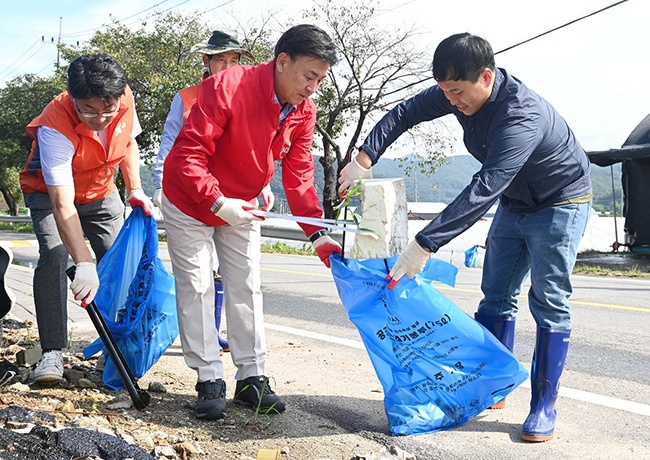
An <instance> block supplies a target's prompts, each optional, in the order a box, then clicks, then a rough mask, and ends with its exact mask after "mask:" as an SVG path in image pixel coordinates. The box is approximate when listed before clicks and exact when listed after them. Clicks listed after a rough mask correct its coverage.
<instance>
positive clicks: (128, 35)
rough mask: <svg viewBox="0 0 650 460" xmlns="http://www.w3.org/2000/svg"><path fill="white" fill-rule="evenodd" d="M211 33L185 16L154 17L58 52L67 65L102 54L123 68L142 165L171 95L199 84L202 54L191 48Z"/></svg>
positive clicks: (156, 139) (153, 151)
mask: <svg viewBox="0 0 650 460" xmlns="http://www.w3.org/2000/svg"><path fill="white" fill-rule="evenodd" d="M211 32H212V31H211V30H210V29H209V28H208V26H207V25H205V24H203V23H201V22H200V21H198V20H197V19H196V18H195V17H193V16H190V15H182V14H177V13H174V12H167V13H164V14H163V13H159V14H157V15H155V16H154V18H153V24H148V23H142V24H141V25H140V27H137V28H133V27H131V26H126V25H124V24H121V23H120V22H118V21H114V22H113V23H112V24H110V25H109V26H107V28H106V29H105V30H102V31H99V32H96V33H95V35H94V36H93V37H92V38H91V39H90V40H89V41H87V42H83V43H81V44H80V45H79V46H74V47H72V46H66V45H63V46H62V47H61V54H62V56H63V58H64V59H65V60H66V61H67V62H71V61H73V60H74V59H75V58H77V57H78V56H80V55H82V54H87V53H96V52H102V53H107V54H109V55H111V56H113V57H114V58H115V59H116V60H117V61H118V62H119V63H120V64H121V65H122V67H123V68H124V71H125V73H126V75H127V79H128V82H129V86H130V87H131V89H132V90H133V94H134V97H135V102H136V109H137V111H138V118H139V120H140V124H141V125H142V134H140V136H138V145H139V146H140V150H141V152H142V155H143V157H144V159H145V160H147V162H151V161H152V160H153V159H154V158H155V155H156V153H157V149H158V144H159V142H160V135H161V134H162V131H163V127H164V124H165V119H166V118H167V113H168V112H169V107H170V105H171V101H172V99H173V97H174V94H175V93H176V91H178V90H179V89H182V88H185V87H187V86H191V85H196V84H197V83H199V82H200V81H201V76H202V73H203V70H202V69H203V64H202V61H201V55H200V54H197V53H192V52H190V49H191V48H192V46H194V45H195V44H197V43H202V42H206V41H207V40H208V38H209V37H210V34H211Z"/></svg>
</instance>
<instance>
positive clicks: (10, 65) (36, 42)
mask: <svg viewBox="0 0 650 460" xmlns="http://www.w3.org/2000/svg"><path fill="white" fill-rule="evenodd" d="M40 41H41V40H36V41H35V42H34V44H33V45H32V46H30V47H29V48H27V51H25V52H24V53H23V54H21V55H20V56H18V59H16V60H15V61H14V62H12V63H11V64H9V66H7V68H6V69H5V70H3V71H2V72H0V77H1V76H4V74H5V73H6V72H7V71H8V70H10V69H11V68H12V66H13V65H14V64H15V63H16V62H18V61H20V59H21V58H22V57H23V56H24V55H26V54H27V53H29V50H31V49H32V48H33V47H35V46H36V45H37V44H38V42H40ZM39 49H40V48H39ZM30 57H31V56H30ZM18 67H20V66H18Z"/></svg>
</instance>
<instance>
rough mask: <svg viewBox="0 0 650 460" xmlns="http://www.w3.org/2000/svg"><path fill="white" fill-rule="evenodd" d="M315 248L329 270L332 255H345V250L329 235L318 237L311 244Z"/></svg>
mask: <svg viewBox="0 0 650 460" xmlns="http://www.w3.org/2000/svg"><path fill="white" fill-rule="evenodd" d="M311 244H312V245H313V246H314V251H316V254H318V257H320V260H322V261H323V263H324V264H325V266H326V267H327V268H330V255H332V254H341V253H343V248H342V247H341V245H340V244H338V243H337V242H336V241H334V240H333V239H332V238H330V236H329V235H327V234H324V235H323V236H320V237H318V238H317V239H316V240H314V241H313V242H312V243H311Z"/></svg>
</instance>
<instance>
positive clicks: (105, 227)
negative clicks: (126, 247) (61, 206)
mask: <svg viewBox="0 0 650 460" xmlns="http://www.w3.org/2000/svg"><path fill="white" fill-rule="evenodd" d="M25 204H26V205H27V207H28V208H29V211H30V214H31V216H32V223H33V224H34V234H35V235H36V239H37V240H38V252H39V258H38V264H37V265H36V269H35V270H34V286H33V287H34V307H36V322H37V323H38V333H39V337H40V341H41V348H43V349H44V350H47V349H52V348H55V349H61V348H66V347H67V346H68V310H67V307H68V278H67V276H66V274H65V270H66V268H68V266H69V265H71V263H69V262H68V260H69V254H68V250H67V249H66V247H65V246H64V245H63V241H61V237H60V236H59V229H58V227H57V225H56V222H55V221H54V213H53V211H52V203H51V202H50V196H49V195H48V194H47V193H38V192H37V193H26V194H25ZM75 206H76V208H77V213H78V215H79V221H80V222H81V228H82V229H83V232H84V235H85V236H86V238H88V241H89V242H90V246H91V247H92V249H93V252H94V253H95V259H96V260H97V262H99V261H100V260H101V258H102V257H103V256H104V254H106V252H107V251H108V249H109V248H110V247H111V245H112V244H113V241H115V238H117V234H118V233H119V231H120V229H121V228H122V224H123V222H124V203H122V199H121V198H120V195H119V193H118V192H117V190H116V191H115V192H114V193H112V194H111V195H109V196H107V197H106V198H102V199H99V200H96V201H93V202H91V203H88V204H84V205H75Z"/></svg>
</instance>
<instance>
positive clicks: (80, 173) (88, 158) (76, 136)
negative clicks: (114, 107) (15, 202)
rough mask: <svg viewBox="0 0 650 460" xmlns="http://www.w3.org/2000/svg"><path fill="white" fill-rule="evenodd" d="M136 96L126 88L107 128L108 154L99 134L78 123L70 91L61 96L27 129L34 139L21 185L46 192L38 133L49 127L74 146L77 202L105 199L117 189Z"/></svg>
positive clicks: (26, 188) (129, 135)
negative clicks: (118, 174)
mask: <svg viewBox="0 0 650 460" xmlns="http://www.w3.org/2000/svg"><path fill="white" fill-rule="evenodd" d="M133 113H134V110H133V95H132V93H131V89H130V88H129V87H128V86H127V87H126V89H125V93H124V95H123V96H122V97H121V104H120V111H119V112H118V114H117V116H116V117H115V119H114V120H113V121H112V122H111V124H110V125H109V126H108V128H107V129H108V130H109V135H110V147H109V149H108V152H107V151H106V150H105V149H104V145H103V144H102V142H101V141H100V140H99V135H98V134H97V132H95V131H93V130H92V129H90V128H89V127H88V126H86V125H85V124H84V123H83V122H82V121H80V120H79V117H78V116H77V113H76V112H75V110H74V105H73V103H72V99H71V98H70V95H69V93H68V91H67V90H66V91H64V92H63V93H61V94H59V95H58V96H57V97H56V98H55V99H54V100H53V101H52V102H50V103H49V104H48V105H47V107H45V109H44V110H43V112H42V113H41V114H40V115H39V116H38V117H36V118H34V120H32V122H31V123H30V124H29V125H27V128H25V130H26V131H27V133H29V135H30V136H32V138H33V139H34V141H33V142H32V151H31V153H30V155H29V158H28V159H27V164H26V165H25V167H24V168H23V170H22V171H21V172H20V186H21V188H22V190H23V192H25V193H34V192H43V193H47V185H45V181H44V180H43V171H42V170H41V161H40V151H39V148H38V139H37V136H36V133H37V131H38V128H39V127H40V126H49V127H50V128H54V129H56V130H57V131H58V132H60V133H61V134H63V135H64V136H65V137H67V138H68V139H69V140H70V142H72V145H73V146H74V150H75V154H74V157H73V158H72V177H73V179H74V190H75V203H77V204H87V203H90V202H91V201H96V200H99V199H102V198H106V197H107V196H108V195H110V194H111V193H113V191H114V190H115V179H114V176H115V168H116V167H117V166H118V165H119V164H120V163H121V162H122V160H123V159H124V157H125V156H126V147H127V145H128V144H129V142H131V133H132V131H133V122H134V118H133Z"/></svg>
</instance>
